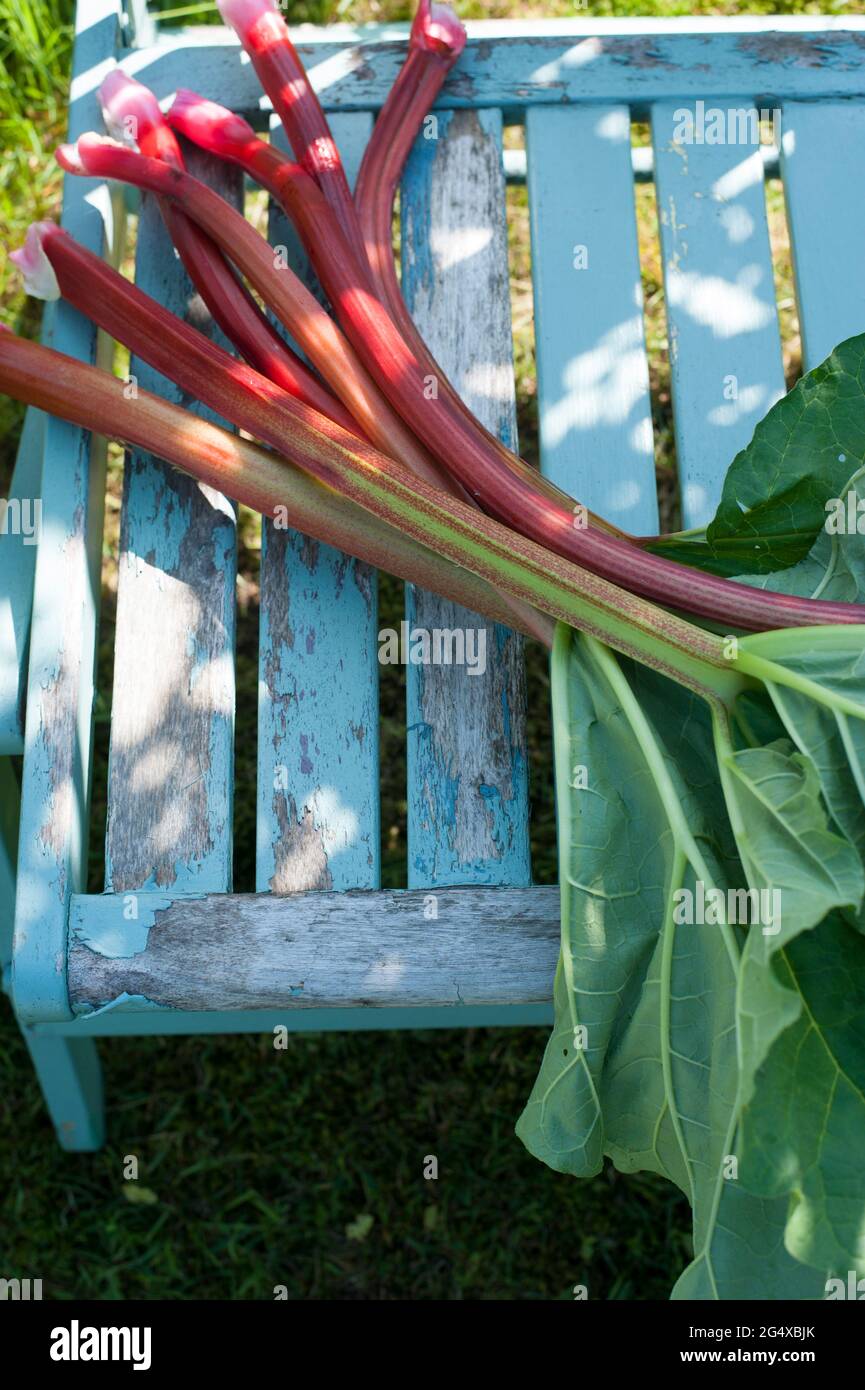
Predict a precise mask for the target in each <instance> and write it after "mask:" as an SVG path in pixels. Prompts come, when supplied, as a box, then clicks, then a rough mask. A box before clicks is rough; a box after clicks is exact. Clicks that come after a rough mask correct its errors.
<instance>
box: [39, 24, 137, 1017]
mask: <svg viewBox="0 0 865 1390" xmlns="http://www.w3.org/2000/svg"><path fill="white" fill-rule="evenodd" d="M118 8H119V7H118V5H117V4H116V3H115V0H89V3H88V4H87V5H86V6H85V7H83V8H82V9H80V10H79V12H78V14H77V16H76V40H75V57H74V65H73V77H72V88H71V92H70V104H69V138H70V139H71V140H75V139H77V138H78V136H79V135H80V134H82V133H83V132H84V131H86V130H91V129H93V128H94V127H96V128H98V126H99V121H100V117H99V112H98V107H97V103H96V92H95V88H96V86H98V83H99V81H100V79H101V76H102V75H103V74H104V72H105V71H106V69H107V65H108V63H109V61H110V59H111V58H112V56H113V54H114V52H115V51H116V46H117V42H118ZM94 74H96V81H95V83H94V82H93V80H92V79H93V75H94ZM114 210H115V208H114V206H113V205H112V201H111V199H110V197H109V195H108V191H107V189H106V188H105V186H104V184H99V183H98V181H96V180H92V179H70V180H68V185H67V187H66V190H65V201H64V209H63V225H64V227H66V228H67V230H68V231H69V232H71V233H72V235H73V236H74V237H75V238H76V240H77V241H79V242H81V243H82V245H84V246H86V247H88V249H90V250H92V251H95V252H96V253H97V254H105V253H106V251H107V254H108V255H109V256H111V255H112V254H113V253H114V252H116V244H115V245H112V239H113V235H114V232H115V230H116V228H115V224H114V222H113V220H112V213H113V211H114ZM43 338H44V340H45V341H46V342H50V344H51V346H53V347H55V348H57V349H58V350H59V351H60V352H65V353H69V355H70V356H73V357H77V358H79V359H80V360H81V361H85V362H92V361H94V359H95V357H96V332H95V329H94V328H93V327H92V325H91V324H90V323H89V322H88V321H87V320H86V319H84V318H83V317H82V316H81V315H80V314H78V313H76V312H75V310H73V309H71V308H70V307H69V306H68V305H67V304H64V303H58V304H56V305H54V306H52V309H51V310H50V311H49V313H48V314H47V315H46V321H45V326H44V330H43ZM104 464H105V451H104V448H103V447H101V446H100V445H99V443H98V442H93V443H92V441H91V437H90V435H89V434H87V433H85V432H84V431H82V430H80V429H77V428H75V427H74V426H73V425H69V424H67V423H65V422H64V421H62V420H55V419H53V418H52V419H48V420H46V422H45V441H44V463H43V469H42V537H41V541H40V544H39V549H38V555H37V559H36V574H35V579H34V591H33V619H32V624H31V634H30V659H29V667H28V677H27V717H26V742H25V755H24V776H23V786H22V802H21V834H20V837H19V846H20V848H19V858H18V885H17V900H16V908H15V940H14V957H15V964H14V988H15V1007H16V1010H17V1012H18V1015H19V1017H20V1018H21V1019H22V1020H25V1021H29V1020H32V1019H37V1018H38V1019H63V1018H68V1017H69V1004H68V999H67V995H66V975H65V945H66V927H67V915H68V904H69V896H70V894H71V893H73V892H75V891H77V890H79V889H80V888H81V887H82V886H83V884H84V882H85V875H86V865H87V816H88V787H89V781H90V756H91V734H92V717H93V701H94V694H95V689H94V680H93V672H94V664H95V656H96V631H97V623H98V605H99V592H100V589H99V566H100V561H101V551H102V544H101V541H102V509H103V502H104V488H105V472H104Z"/></svg>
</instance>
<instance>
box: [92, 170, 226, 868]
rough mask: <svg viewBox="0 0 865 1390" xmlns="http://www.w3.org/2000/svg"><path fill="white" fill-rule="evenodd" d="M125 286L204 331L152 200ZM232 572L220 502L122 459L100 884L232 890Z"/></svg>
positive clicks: (151, 465) (175, 394)
mask: <svg viewBox="0 0 865 1390" xmlns="http://www.w3.org/2000/svg"><path fill="white" fill-rule="evenodd" d="M188 154H189V165H190V168H191V169H192V170H193V171H194V172H200V173H201V174H202V175H203V176H204V177H205V178H207V180H208V181H209V182H211V183H213V184H214V186H216V187H218V188H219V190H220V191H221V192H222V193H224V194H225V195H226V196H227V197H228V198H229V199H230V200H232V201H233V202H235V203H236V204H237V205H240V202H241V198H242V179H241V177H240V176H239V174H238V171H236V170H234V169H232V168H231V167H230V166H228V165H225V164H223V163H222V162H221V161H216V160H214V159H212V158H211V157H210V156H204V155H202V154H201V153H200V152H199V151H197V150H193V149H192V148H191V147H190V148H189V149H188ZM136 278H137V282H138V284H139V286H140V287H141V288H142V289H143V290H145V291H146V292H147V293H148V294H152V295H153V296H154V297H155V298H156V299H158V300H159V301H160V303H162V304H164V305H165V306H166V307H167V308H169V309H172V310H174V311H175V312H176V313H178V314H179V315H180V316H181V317H183V318H186V319H188V320H189V321H190V322H192V323H194V324H195V326H196V327H199V328H202V329H203V330H204V331H206V332H214V334H215V329H214V326H213V324H212V321H211V320H210V316H209V314H208V312H207V310H206V308H205V307H204V304H203V303H202V301H201V299H200V298H199V296H198V295H197V294H195V293H194V291H193V289H192V286H191V284H190V282H189V280H188V279H187V276H186V272H185V271H184V269H183V265H182V263H181V262H180V260H179V258H178V257H177V256H176V255H175V253H174V250H173V247H172V245H171V242H170V239H169V237H168V234H167V232H166V230H165V227H164V225H163V222H162V218H161V215H160V212H159V208H158V206H157V204H156V202H155V201H154V199H152V198H150V197H145V198H143V199H142V207H141V214H140V218H139V231H138V250H137V258H136ZM223 341H224V340H223ZM130 376H131V378H132V379H133V381H134V382H136V383H137V385H138V386H139V387H141V388H142V389H144V390H149V391H153V390H156V391H158V392H159V393H160V394H162V395H165V396H167V397H168V399H170V400H175V401H179V402H183V403H184V404H190V402H188V401H186V400H184V397H183V393H182V392H181V391H180V390H179V388H177V387H176V386H174V385H173V383H171V382H168V381H167V380H166V379H165V378H164V377H163V376H161V375H160V373H158V372H156V371H154V370H153V369H152V368H151V367H149V366H148V365H147V364H146V363H144V362H141V361H139V360H137V359H135V358H133V360H132V362H131V363H130ZM197 408H198V409H199V411H200V413H201V414H202V415H205V416H207V417H208V418H210V419H216V418H217V417H216V416H215V415H214V414H213V413H212V412H210V411H206V410H204V409H202V408H201V407H197ZM236 569H237V557H236V535H235V517H234V510H233V506H232V504H231V503H230V502H228V501H227V500H226V499H225V498H224V497H222V496H221V495H220V494H219V493H217V492H215V491H214V490H213V489H211V488H208V487H206V486H204V485H203V484H201V483H198V482H196V481H195V480H194V479H192V478H189V477H186V476H184V475H182V474H180V473H178V472H177V471H176V470H175V469H174V468H172V467H170V466H169V465H168V464H166V463H163V462H162V461H161V460H158V459H154V458H153V457H152V456H151V455H149V454H141V453H139V452H137V451H131V452H130V453H129V454H128V455H127V459H126V468H125V472H124V486H123V509H122V515H121V537H120V555H119V560H118V587H117V635H116V641H115V651H114V695H113V701H112V718H111V750H110V762H109V779H108V832H107V842H106V873H105V878H106V887H107V888H108V889H109V890H113V891H115V892H118V893H123V892H126V891H128V890H129V889H132V888H143V887H145V886H148V885H150V886H155V887H177V888H188V889H199V890H202V891H208V890H211V891H216V890H218V889H222V890H223V891H225V890H227V889H228V888H230V887H231V846H232V834H233V827H232V792H233V746H234V622H235V592H234V590H235V582H236Z"/></svg>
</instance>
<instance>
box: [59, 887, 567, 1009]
mask: <svg viewBox="0 0 865 1390" xmlns="http://www.w3.org/2000/svg"><path fill="white" fill-rule="evenodd" d="M426 900H427V894H426V893H425V892H424V891H423V890H421V891H418V892H414V893H411V892H408V893H393V892H379V893H303V894H297V895H295V896H292V897H290V898H280V897H277V896H276V895H274V894H272V893H259V894H242V895H241V894H237V895H231V894H211V895H201V896H198V895H196V896H192V897H190V896H180V897H177V896H175V895H173V894H159V893H140V894H138V895H137V906H138V918H137V920H136V921H135V922H134V923H131V922H129V921H127V920H126V917H125V916H124V904H123V900H122V899H119V898H116V897H111V896H108V897H80V898H77V899H76V900H75V902H74V904H73V911H72V920H71V933H70V958H69V993H70V999H71V1001H72V1004H73V1006H74V1007H75V1008H76V1010H80V1011H87V1010H89V1009H93V1008H97V1007H102V1006H103V1005H105V1004H107V1003H109V1002H111V1001H112V1000H117V999H119V998H120V997H121V996H131V999H130V1001H129V1002H130V1007H132V1008H135V1007H138V1008H139V1009H148V1008H150V1009H152V1008H153V1006H154V1005H156V1006H157V1007H161V1008H168V1009H183V1010H187V1009H200V1010H208V1009H227V1010H241V1009H255V1010H261V1009H274V1008H283V1007H284V1008H285V1009H286V1010H287V1011H294V1010H306V1009H319V1008H351V1007H356V1006H363V1007H367V1008H374V1009H380V1008H399V1007H406V1006H410V1007H416V1008H421V1007H449V1006H453V1007H457V1008H458V1007H460V1006H472V1005H480V1004H482V1005H513V1004H523V1005H525V1004H540V1005H547V1006H548V1005H549V1000H550V997H551V994H552V987H553V975H554V973H555V968H556V959H557V957H558V950H559V921H558V915H559V891H558V888H555V887H542V888H519V889H515V888H495V889H488V888H443V889H442V890H441V893H440V895H439V920H438V921H437V922H434V923H431V922H430V921H428V920H427V916H426V912H425V906H426Z"/></svg>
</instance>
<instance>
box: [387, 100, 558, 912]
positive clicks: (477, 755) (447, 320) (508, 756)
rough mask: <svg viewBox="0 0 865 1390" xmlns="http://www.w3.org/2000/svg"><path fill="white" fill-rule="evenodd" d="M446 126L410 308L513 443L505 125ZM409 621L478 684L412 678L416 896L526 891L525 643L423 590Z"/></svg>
mask: <svg viewBox="0 0 865 1390" xmlns="http://www.w3.org/2000/svg"><path fill="white" fill-rule="evenodd" d="M437 122H438V124H437V130H436V132H435V137H436V138H431V139H424V138H423V137H421V138H420V139H419V140H418V142H417V144H416V146H415V149H414V151H413V153H412V155H411V157H410V160H409V163H408V167H407V169H406V174H405V178H404V181H403V186H402V193H401V209H402V245H403V277H404V287H405V293H406V300H407V303H408V305H409V307H410V309H411V310H412V313H413V315H414V318H415V321H416V322H417V324H418V327H419V328H420V331H421V333H422V334H423V335H424V337H425V339H426V341H427V342H428V344H429V346H430V348H431V350H432V353H433V356H434V357H435V358H436V360H437V361H438V362H439V363H440V364H441V366H442V368H443V370H444V371H446V372H447V373H448V376H449V377H450V379H451V381H452V382H453V383H454V385H455V386H456V388H457V390H458V391H459V392H460V394H461V395H462V397H463V399H464V400H465V401H466V402H467V403H468V404H469V405H470V406H471V408H472V410H474V412H475V413H476V414H477V415H478V416H479V417H480V419H481V421H482V422H483V423H484V424H485V425H486V426H487V428H488V429H490V430H492V431H494V432H496V433H497V434H498V435H499V437H500V438H501V439H503V440H504V441H505V442H506V443H508V444H511V445H513V444H515V442H516V410H515V402H514V384H513V342H512V337H511V310H510V291H509V272H508V247H507V228H506V222H505V201H504V200H505V186H504V176H503V172H502V155H501V139H502V125H501V116H500V113H499V112H497V111H479V112H459V113H447V114H442V115H440V116H438V117H437ZM431 133H432V132H431ZM406 622H407V624H408V632H409V634H411V632H412V631H414V630H415V629H423V630H426V631H427V632H428V633H430V634H431V640H433V635H434V633H435V631H436V630H437V629H438V630H439V631H440V632H443V633H444V632H448V633H454V632H456V633H460V634H461V640H462V642H463V643H464V644H465V645H464V648H463V656H464V657H465V656H466V655H469V656H471V657H473V658H474V666H475V669H476V671H477V672H478V674H470V667H469V665H467V664H462V665H445V664H434V663H431V664H426V665H408V666H407V669H406V699H407V712H406V724H407V737H408V857H409V870H408V881H409V886H410V887H415V888H419V887H423V886H429V887H437V886H439V885H444V884H455V883H486V884H525V883H528V882H529V881H530V860H529V834H528V764H527V758H526V740H525V679H524V671H523V643H522V639H521V638H520V637H518V636H517V635H516V634H514V633H513V632H510V631H508V630H507V629H506V628H504V627H501V626H498V625H494V624H488V623H487V622H485V621H484V620H483V619H482V618H480V617H478V615H477V614H474V613H471V612H469V611H468V610H467V609H464V608H462V607H460V606H459V605H457V604H454V603H450V602H446V601H444V600H442V599H440V598H439V597H437V596H436V595H433V594H429V593H426V592H424V591H422V590H419V589H416V588H415V587H414V586H412V585H409V586H407V589H406ZM444 641H445V642H446V643H449V639H448V638H445V639H444ZM469 641H471V642H472V643H474V644H475V645H474V646H473V647H472V648H469V646H468V643H469ZM481 644H483V645H481ZM449 650H450V648H449ZM434 651H435V648H433V652H434ZM481 653H483V654H484V655H483V658H481ZM439 655H440V656H441V655H442V652H441V650H440V652H439ZM457 655H459V649H458V648H457ZM484 667H485V669H483V668H484Z"/></svg>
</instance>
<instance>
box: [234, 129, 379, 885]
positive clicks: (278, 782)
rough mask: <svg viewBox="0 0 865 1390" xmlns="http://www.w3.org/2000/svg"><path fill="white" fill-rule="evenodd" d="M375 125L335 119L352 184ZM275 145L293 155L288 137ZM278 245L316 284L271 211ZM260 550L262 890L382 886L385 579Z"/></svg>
mask: <svg viewBox="0 0 865 1390" xmlns="http://www.w3.org/2000/svg"><path fill="white" fill-rule="evenodd" d="M371 128H372V119H371V117H369V116H365V115H359V116H339V117H337V118H335V119H334V121H333V123H332V129H333V135H334V139H335V140H336V141H337V144H338V145H339V148H340V151H341V154H342V157H343V162H344V163H345V165H346V171H347V173H348V175H349V177H350V178H353V176H354V174H355V172H356V170H357V168H358V167H359V165H360V160H361V156H362V154H363V150H364V147H365V145H366V142H367V140H368V139H369V133H370V130H371ZM273 138H274V142H275V143H277V144H279V145H280V146H281V147H283V148H285V146H286V141H285V136H284V134H283V133H282V131H274V135H273ZM270 240H271V242H272V243H273V244H274V246H279V247H284V248H285V258H286V263H287V264H288V265H290V266H291V267H292V268H293V269H294V270H296V271H297V272H298V273H301V274H302V275H303V276H304V278H307V279H308V280H309V281H310V283H312V282H313V280H314V277H313V276H312V275H311V272H310V269H309V265H308V262H307V258H306V256H305V255H304V253H303V249H302V247H301V246H300V243H299V240H298V238H297V237H296V235H295V234H294V232H293V229H292V228H291V224H290V223H289V222H288V220H287V218H286V217H285V216H284V214H283V213H282V211H281V209H279V208H278V207H275V206H274V205H271V211H270ZM289 519H290V518H289ZM261 548H262V553H261V634H260V640H259V673H258V674H259V682H258V690H259V701H258V835H257V854H256V886H257V888H258V890H259V892H264V891H265V890H266V889H268V888H269V889H270V890H271V891H272V892H274V893H291V892H301V891H303V890H310V889H319V890H324V889H329V888H336V889H343V888H377V887H378V883H379V864H380V850H379V799H378V660H377V646H376V629H377V607H378V604H377V599H378V588H377V576H376V574H375V572H374V571H373V570H371V569H370V568H369V566H368V565H364V564H362V563H361V562H360V561H358V560H354V559H352V558H351V556H348V555H344V554H343V553H342V552H341V551H338V550H334V549H333V548H332V547H331V546H328V545H320V544H319V543H318V541H312V540H310V539H309V538H308V537H307V536H303V535H301V534H300V533H299V532H297V531H294V530H291V529H286V528H285V527H282V528H280V527H278V526H276V525H275V524H274V523H272V522H270V521H266V522H265V523H264V526H263V529H262V542H261Z"/></svg>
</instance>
